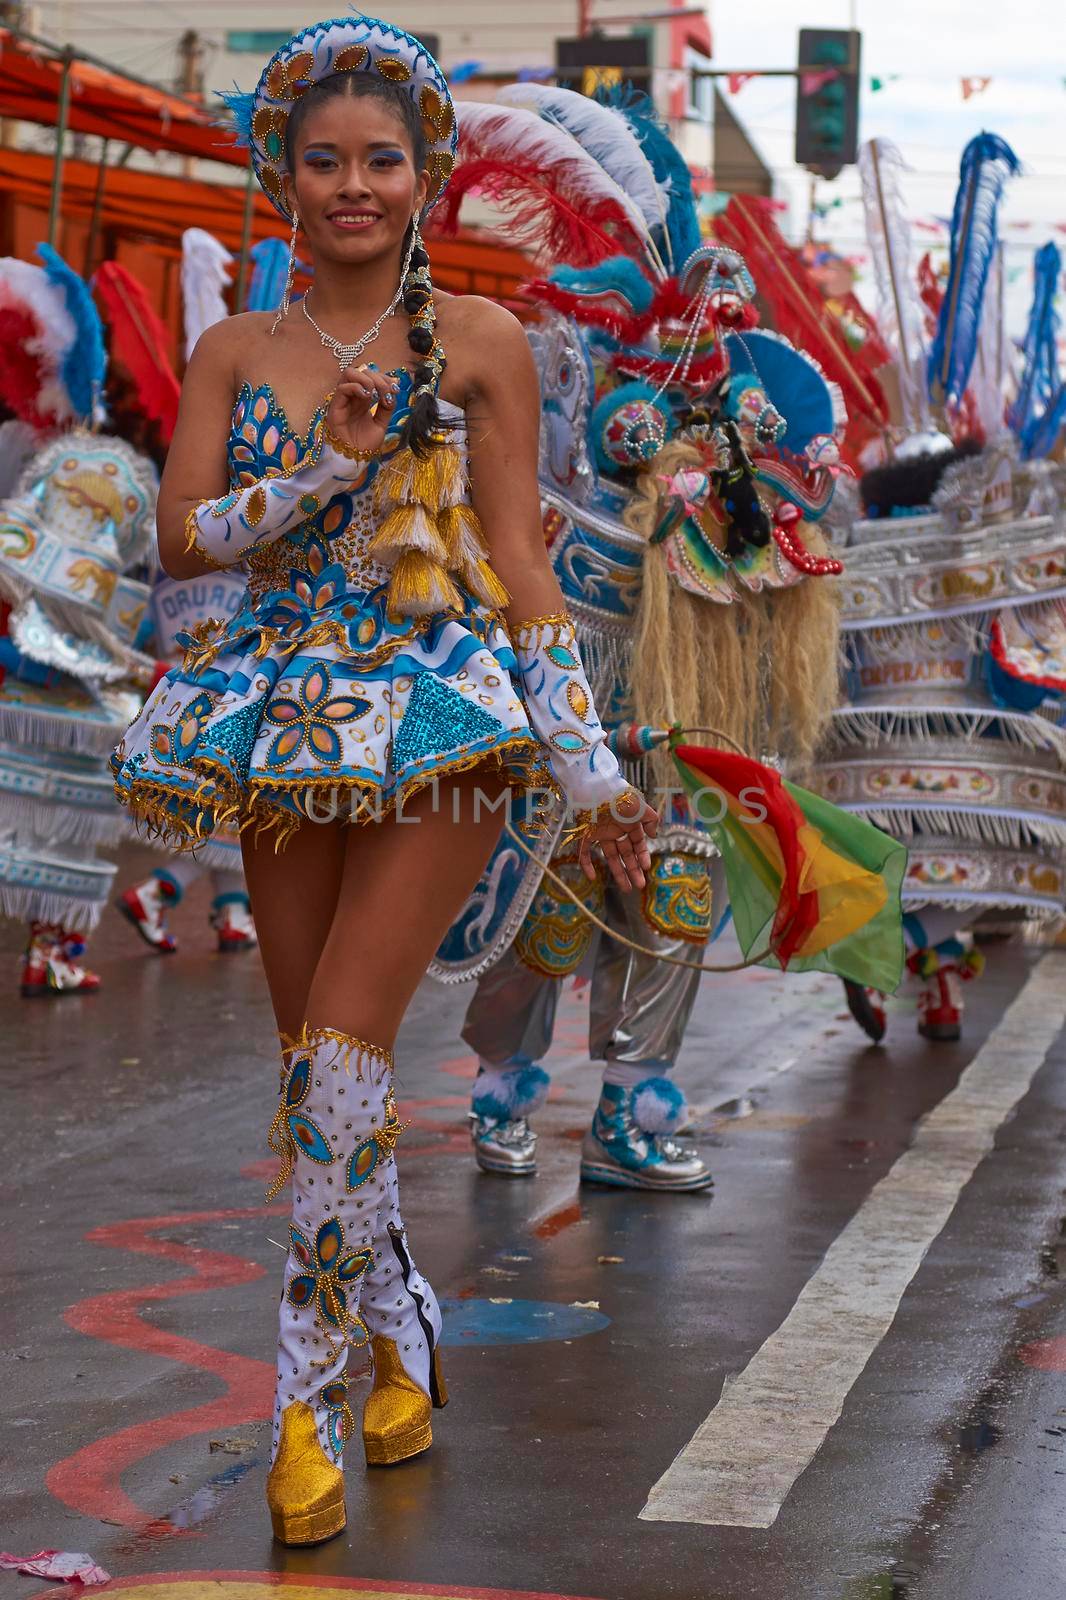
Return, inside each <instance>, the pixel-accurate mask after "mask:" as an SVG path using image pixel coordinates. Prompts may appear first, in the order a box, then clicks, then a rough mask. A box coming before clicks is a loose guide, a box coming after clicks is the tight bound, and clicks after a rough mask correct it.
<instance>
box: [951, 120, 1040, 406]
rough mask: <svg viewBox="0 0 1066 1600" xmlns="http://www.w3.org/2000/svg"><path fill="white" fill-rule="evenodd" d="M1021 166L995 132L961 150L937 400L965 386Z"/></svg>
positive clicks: (957, 397) (955, 399) (956, 400)
mask: <svg viewBox="0 0 1066 1600" xmlns="http://www.w3.org/2000/svg"><path fill="white" fill-rule="evenodd" d="M1020 169H1021V163H1020V162H1019V160H1018V157H1017V156H1016V155H1015V154H1014V151H1013V150H1012V149H1011V147H1010V145H1009V144H1007V143H1006V141H1005V140H1004V139H1001V138H999V136H998V135H997V134H994V133H979V134H978V135H977V137H976V138H975V139H971V140H970V142H969V144H968V145H967V146H966V149H965V150H964V151H963V153H962V162H961V164H960V167H959V187H958V191H957V192H956V195H955V209H954V212H953V213H952V218H951V268H950V271H949V273H948V283H947V288H946V290H945V292H944V303H943V305H942V307H941V310H940V318H939V321H938V323H937V329H936V337H935V339H934V340H933V348H932V350H931V351H930V354H929V394H930V397H931V398H932V400H933V403H934V405H940V406H944V405H946V406H951V407H955V406H958V405H959V404H960V403H961V401H962V397H963V395H964V393H965V391H966V385H967V383H968V382H969V378H970V371H971V368H972V367H973V362H974V356H975V355H976V353H977V338H978V333H979V331H980V327H981V316H982V313H983V310H984V302H985V289H986V287H987V285H988V276H989V272H990V270H991V267H992V258H993V256H994V255H995V251H996V243H997V238H998V221H999V202H1000V200H1001V199H1002V196H1003V190H1004V188H1005V187H1006V183H1007V179H1008V178H1011V177H1013V176H1014V175H1015V174H1016V173H1017V172H1019V171H1020Z"/></svg>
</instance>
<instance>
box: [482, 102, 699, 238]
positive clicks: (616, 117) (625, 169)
mask: <svg viewBox="0 0 1066 1600" xmlns="http://www.w3.org/2000/svg"><path fill="white" fill-rule="evenodd" d="M496 99H497V101H502V102H503V103H504V104H505V105H510V106H522V107H525V108H527V109H529V110H532V111H535V112H536V113H537V115H538V116H540V117H541V118H543V120H544V121H545V122H550V123H552V124H554V126H556V127H559V128H563V129H564V130H565V131H566V132H567V133H569V134H572V135H573V137H574V138H575V139H576V140H577V141H578V143H579V144H580V145H581V146H582V148H583V149H584V150H586V151H587V152H588V154H589V155H590V156H592V158H593V160H595V161H598V162H599V164H600V166H601V167H602V168H603V170H604V171H605V172H606V173H607V175H608V177H610V178H613V179H614V181H615V182H616V183H617V184H618V186H619V187H620V188H621V189H624V190H625V192H626V194H628V195H630V196H631V197H632V199H633V200H634V201H635V202H636V204H637V205H638V206H639V207H640V211H641V215H642V216H643V218H644V220H645V222H646V223H647V224H648V227H649V228H662V230H663V232H664V234H665V231H666V213H667V208H668V205H669V197H668V194H667V189H666V185H665V184H662V183H660V182H659V180H658V178H656V176H655V172H654V170H653V168H652V164H651V162H650V161H649V160H648V158H647V156H646V155H645V154H644V152H643V150H642V149H641V148H640V142H639V140H638V139H637V136H636V134H635V133H634V132H633V130H632V128H631V127H630V126H629V124H628V122H627V121H626V120H625V118H624V117H623V116H622V114H621V112H620V111H612V110H611V108H610V107H609V106H603V105H600V103H599V102H598V101H597V100H590V99H589V97H588V95H585V94H577V93H575V91H574V90H573V89H556V88H553V87H551V86H549V85H548V84H543V83H512V84H509V85H508V86H507V88H506V89H501V90H500V92H499V93H498V94H497V96H496Z"/></svg>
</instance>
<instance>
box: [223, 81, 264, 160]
mask: <svg viewBox="0 0 1066 1600" xmlns="http://www.w3.org/2000/svg"><path fill="white" fill-rule="evenodd" d="M218 98H219V99H220V100H222V101H223V102H224V103H225V104H226V105H227V106H228V107H229V109H230V111H231V112H232V113H233V126H234V128H235V130H236V133H237V143H238V144H239V145H242V146H243V147H244V148H245V149H248V147H249V146H250V144H251V142H252V117H253V116H254V115H255V95H254V94H246V93H245V91H244V90H243V89H238V88H237V86H236V84H234V86H233V88H232V89H221V90H219V92H218Z"/></svg>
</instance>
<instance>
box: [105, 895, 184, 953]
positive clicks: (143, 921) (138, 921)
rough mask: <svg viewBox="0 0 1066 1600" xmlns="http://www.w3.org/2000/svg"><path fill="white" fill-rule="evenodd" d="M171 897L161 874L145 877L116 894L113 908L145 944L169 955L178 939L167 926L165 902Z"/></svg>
mask: <svg viewBox="0 0 1066 1600" xmlns="http://www.w3.org/2000/svg"><path fill="white" fill-rule="evenodd" d="M175 898H176V897H175V895H174V892H173V890H172V889H170V888H169V886H168V885H167V884H166V883H165V882H164V881H163V880H162V879H161V878H147V879H146V880H145V881H144V883H138V884H135V885H134V886H133V888H131V889H127V890H126V891H125V893H124V894H121V895H119V897H118V899H117V900H116V901H115V910H116V911H118V912H119V913H120V914H121V915H122V916H124V917H125V919H126V921H127V922H129V923H132V925H133V926H134V927H135V928H136V929H137V932H138V933H139V934H140V936H141V938H142V939H143V940H144V942H145V944H148V945H151V947H152V949H153V950H158V951H159V954H160V955H162V956H169V955H173V954H174V952H175V950H176V949H177V948H178V941H177V940H176V939H175V938H174V937H173V936H172V935H171V933H170V932H169V931H168V929H167V906H168V905H169V904H170V903H171V902H172V901H173V900H174V899H175Z"/></svg>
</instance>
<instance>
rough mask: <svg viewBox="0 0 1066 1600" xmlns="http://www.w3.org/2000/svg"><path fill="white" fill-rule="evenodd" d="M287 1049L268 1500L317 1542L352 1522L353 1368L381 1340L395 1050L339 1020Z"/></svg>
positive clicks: (275, 1131) (276, 1131)
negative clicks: (374, 1298)
mask: <svg viewBox="0 0 1066 1600" xmlns="http://www.w3.org/2000/svg"><path fill="white" fill-rule="evenodd" d="M285 1054H286V1070H285V1072H284V1075H283V1080H282V1091H281V1103H280V1105H279V1107H278V1111H277V1115H276V1116H275V1118H274V1123H273V1126H272V1128H271V1131H270V1146H271V1149H272V1150H274V1151H275V1153H276V1154H278V1155H279V1156H280V1157H281V1159H282V1169H281V1171H280V1173H279V1174H278V1177H277V1178H276V1179H275V1181H274V1183H273V1185H272V1186H271V1188H270V1190H269V1191H268V1198H269V1197H270V1196H273V1195H274V1194H276V1193H277V1192H278V1191H279V1189H280V1188H281V1186H282V1184H283V1183H284V1182H285V1179H286V1178H287V1177H288V1175H289V1173H290V1172H291V1174H292V1180H293V1196H292V1222H291V1225H290V1228H289V1256H288V1261H287V1263H286V1269H285V1286H284V1291H283V1294H282V1300H281V1313H280V1327H279V1337H278V1381H277V1394H276V1401H275V1407H274V1450H273V1458H272V1465H271V1469H270V1474H269V1477H268V1479H267V1502H268V1505H269V1507H270V1514H271V1520H272V1522H273V1527H274V1534H275V1536H276V1537H277V1538H278V1539H280V1540H282V1541H283V1542H284V1543H286V1544H315V1543H318V1542H319V1541H321V1540H323V1539H329V1538H332V1536H333V1535H334V1534H336V1533H339V1532H340V1531H341V1529H342V1528H343V1527H344V1520H345V1511H344V1477H343V1472H342V1452H343V1448H344V1443H345V1441H346V1440H347V1438H348V1437H349V1436H350V1434H351V1432H352V1431H353V1427H354V1418H353V1416H352V1411H351V1407H350V1405H349V1403H348V1386H347V1377H346V1372H345V1368H346V1366H347V1361H348V1352H349V1350H351V1349H356V1350H358V1349H362V1348H364V1347H365V1346H366V1345H367V1344H368V1343H369V1339H370V1335H369V1331H368V1329H367V1327H366V1324H365V1323H364V1321H363V1319H362V1317H361V1316H360V1314H359V1302H360V1295H361V1292H362V1287H363V1279H364V1277H365V1274H366V1273H367V1271H368V1269H369V1267H370V1265H371V1263H372V1261H373V1244H374V1238H375V1233H376V1229H377V1217H378V1211H379V1209H380V1208H381V1206H382V1203H383V1201H384V1199H385V1184H384V1174H383V1172H382V1170H381V1167H382V1161H383V1158H384V1157H386V1156H388V1155H391V1148H392V1144H391V1141H392V1140H394V1138H395V1122H394V1120H393V1123H392V1126H391V1127H390V1124H389V1116H388V1109H387V1108H388V1106H389V1104H390V1099H391V1097H390V1079H391V1074H392V1055H391V1053H390V1052H389V1051H387V1050H382V1049H379V1048H377V1047H376V1046H374V1045H370V1044H367V1043H366V1042H365V1041H363V1040H361V1039H356V1038H353V1037H352V1036H351V1035H350V1034H344V1033H338V1032H336V1031H335V1030H334V1029H332V1028H311V1029H308V1028H305V1030H304V1033H303V1036H302V1037H301V1038H300V1039H299V1040H297V1041H290V1042H289V1045H288V1048H287V1049H286V1052H285Z"/></svg>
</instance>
